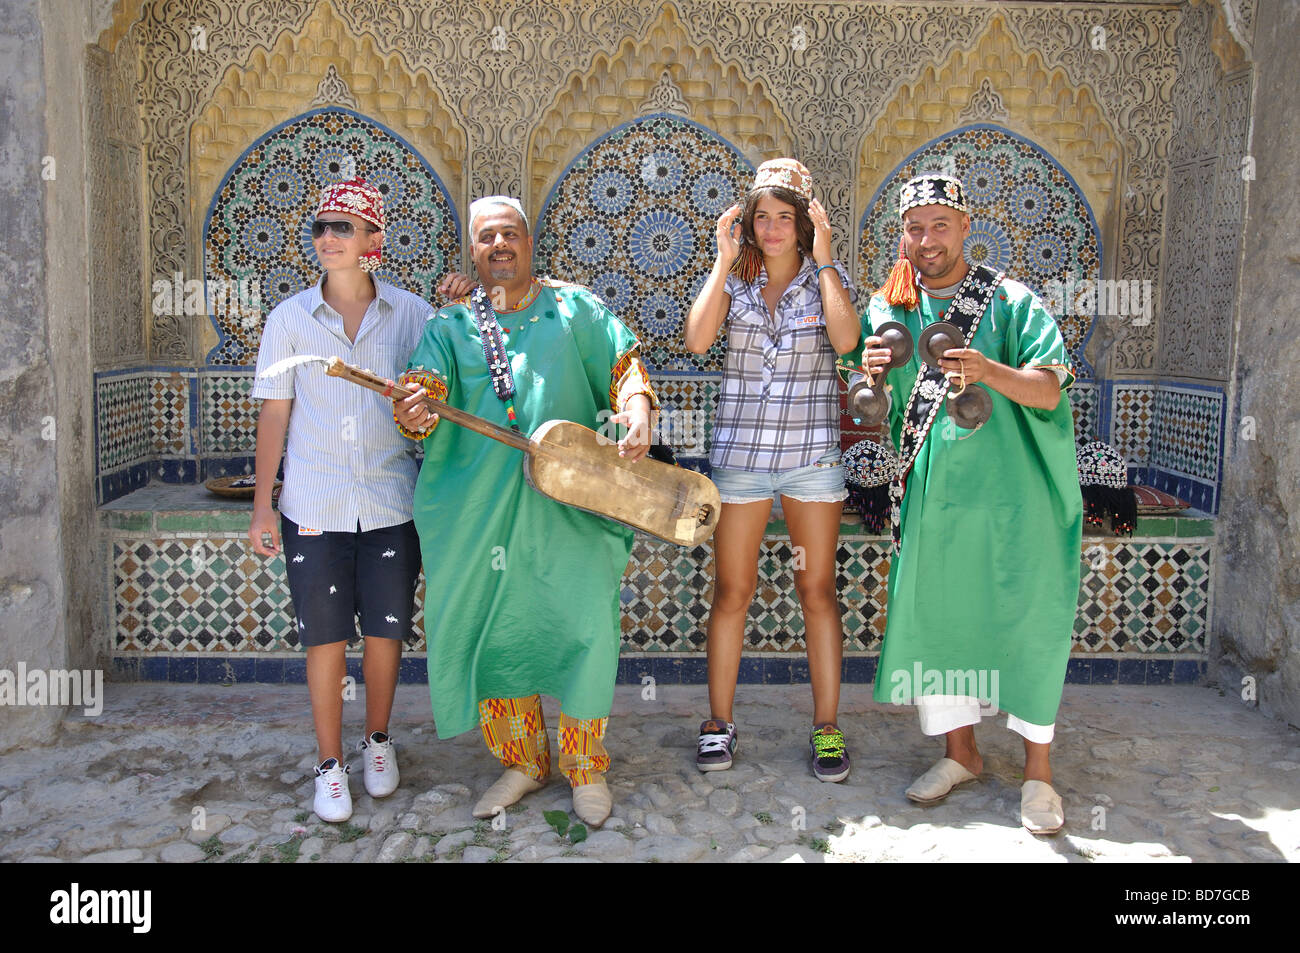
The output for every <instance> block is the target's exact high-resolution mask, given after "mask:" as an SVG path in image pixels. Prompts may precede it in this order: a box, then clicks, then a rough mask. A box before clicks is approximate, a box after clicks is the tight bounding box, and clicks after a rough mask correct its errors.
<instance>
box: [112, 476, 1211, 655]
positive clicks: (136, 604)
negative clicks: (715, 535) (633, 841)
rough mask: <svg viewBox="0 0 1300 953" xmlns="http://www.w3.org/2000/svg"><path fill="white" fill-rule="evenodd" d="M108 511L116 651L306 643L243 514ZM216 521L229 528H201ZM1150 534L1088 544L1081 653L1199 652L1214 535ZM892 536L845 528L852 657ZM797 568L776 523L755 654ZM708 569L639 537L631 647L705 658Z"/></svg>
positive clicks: (777, 630)
mask: <svg viewBox="0 0 1300 953" xmlns="http://www.w3.org/2000/svg"><path fill="white" fill-rule="evenodd" d="M178 489H179V488H178ZM105 517H106V519H105V522H106V527H107V531H106V544H107V555H108V558H107V559H106V560H105V565H106V571H107V572H108V573H109V576H110V582H111V592H112V593H113V597H112V607H111V610H110V611H111V616H112V618H111V625H110V631H111V632H112V633H113V635H112V638H113V643H112V652H113V653H114V654H117V655H121V654H124V653H125V654H132V653H150V654H153V653H196V654H203V655H212V654H214V653H217V654H230V653H245V654H248V653H252V654H265V653H268V652H286V651H289V652H291V651H295V650H296V649H297V647H298V643H297V637H296V633H295V630H294V622H293V611H292V604H291V602H290V600H289V596H288V590H287V587H286V586H285V585H284V582H283V573H284V563H283V559H282V558H277V559H275V560H269V561H268V560H263V559H261V558H257V557H254V556H252V555H251V554H250V553H249V551H248V549H247V543H246V541H245V540H244V538H243V534H242V532H241V531H240V529H239V528H242V527H243V526H244V525H245V524H246V520H247V514H246V511H245V510H241V509H238V508H231V509H229V510H228V511H226V512H224V513H219V514H215V515H214V514H211V513H207V514H205V513H201V512H192V513H188V514H170V515H163V514H161V513H160V514H158V515H155V514H153V513H136V512H131V511H123V510H114V511H105ZM213 524H217V525H221V526H222V527H223V528H222V529H221V530H219V531H213V532H210V533H205V532H203V531H202V530H201V529H197V528H198V527H202V526H204V525H213ZM1180 525H1181V526H1182V529H1178V527H1179V526H1180ZM164 526H168V527H174V529H171V530H167V529H161V527H164ZM236 527H239V528H236ZM1143 529H1145V531H1146V532H1145V533H1144V535H1145V537H1146V538H1139V539H1117V538H1100V537H1097V538H1086V539H1085V540H1084V545H1083V549H1082V553H1081V556H1082V559H1083V561H1084V563H1085V566H1084V570H1083V579H1082V584H1081V586H1080V593H1079V613H1078V617H1077V620H1076V624H1075V632H1074V652H1075V653H1076V654H1079V655H1090V654H1095V653H1110V652H1121V653H1129V654H1141V655H1150V656H1165V657H1168V656H1172V655H1187V654H1197V655H1199V654H1202V653H1204V651H1205V636H1206V632H1207V631H1208V625H1209V621H1210V619H1209V592H1210V589H1209V576H1210V572H1211V569H1212V558H1211V541H1210V539H1209V538H1207V537H1205V536H1203V535H1201V536H1190V537H1187V538H1175V533H1176V532H1180V533H1183V534H1184V535H1186V534H1187V533H1205V532H1207V531H1209V523H1208V522H1207V521H1199V522H1197V521H1180V520H1172V519H1168V520H1163V521H1158V522H1150V523H1147V524H1146V525H1145V527H1139V530H1140V531H1141V530H1143ZM888 545H889V544H888V540H887V539H886V538H882V537H871V536H863V535H860V534H855V533H853V532H851V529H850V528H849V527H845V530H844V533H843V535H842V536H841V539H840V544H839V551H838V570H837V576H836V583H837V586H838V590H839V593H840V608H841V612H842V614H843V618H844V628H845V636H846V640H845V646H844V647H845V651H846V652H850V653H863V652H878V651H879V649H880V640H881V637H882V636H883V634H884V622H885V610H886V606H887V595H886V590H885V583H886V580H887V578H888V574H889V554H888ZM791 564H792V555H791V552H790V540H789V537H788V536H786V535H784V534H783V532H782V531H780V530H779V529H778V531H777V532H775V533H774V534H772V535H770V536H769V537H768V538H767V539H766V540H765V541H764V544H763V547H762V550H761V552H760V558H759V578H758V587H757V592H756V595H755V600H754V604H753V607H752V608H751V610H750V623H749V628H748V632H747V636H746V643H745V649H746V651H748V652H756V653H771V654H777V655H779V654H783V653H786V654H788V653H798V652H803V651H805V650H806V647H805V645H804V642H803V637H802V635H803V632H802V630H803V625H802V617H801V614H800V611H799V606H798V601H797V599H796V597H795V589H794V579H793V575H792V572H791V568H790V567H791ZM712 573H713V558H712V547H711V546H701V547H696V548H694V549H692V550H685V549H681V548H679V547H677V546H673V545H671V544H668V543H664V542H661V541H659V540H654V539H650V538H648V537H645V536H640V535H639V536H638V537H637V540H636V543H635V546H634V547H633V551H632V558H631V561H630V563H629V565H628V568H627V572H626V574H625V575H624V579H623V589H622V597H621V601H622V629H623V652H624V653H625V654H626V653H647V652H648V653H685V654H687V655H699V654H702V652H703V650H704V645H705V636H704V630H705V623H706V621H707V615H708V605H709V597H710V593H711V590H712ZM417 596H418V599H417V605H419V604H422V603H421V602H420V600H422V596H423V586H421V588H420V591H419V593H418V594H417ZM422 631H423V616H422V612H421V613H420V614H419V615H417V618H416V620H415V625H414V627H413V629H412V632H411V634H410V635H409V636H408V638H407V640H406V641H407V647H408V649H409V650H411V651H415V652H419V651H423V650H424V641H423V636H422Z"/></svg>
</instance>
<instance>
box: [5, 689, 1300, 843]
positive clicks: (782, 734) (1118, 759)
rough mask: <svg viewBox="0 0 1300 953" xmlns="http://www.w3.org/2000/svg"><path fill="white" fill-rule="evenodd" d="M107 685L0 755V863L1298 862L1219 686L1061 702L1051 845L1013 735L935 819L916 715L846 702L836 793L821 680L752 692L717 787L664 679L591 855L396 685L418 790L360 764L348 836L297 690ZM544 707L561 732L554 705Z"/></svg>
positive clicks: (555, 802) (692, 726)
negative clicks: (815, 729)
mask: <svg viewBox="0 0 1300 953" xmlns="http://www.w3.org/2000/svg"><path fill="white" fill-rule="evenodd" d="M106 691H107V700H106V703H105V708H104V712H103V714H101V715H100V716H98V717H96V718H86V717H84V716H82V715H79V714H78V715H75V716H69V717H68V718H67V719H66V720H65V722H64V724H63V726H62V728H61V730H60V732H59V734H58V736H57V737H56V738H55V739H53V740H52V743H51V744H50V745H49V746H47V747H43V748H33V749H24V750H15V751H10V752H9V753H7V754H4V755H0V860H4V861H22V860H26V861H55V860H57V861H92V862H93V861H165V862H191V863H234V862H241V861H242V862H285V863H287V862H297V863H310V862H315V861H373V860H380V861H418V862H462V863H472V862H500V861H506V862H509V861H546V862H581V861H665V862H667V861H715V860H716V861H762V862H779V861H805V862H820V861H890V860H905V861H942V860H956V861H966V860H1018V861H1090V860H1117V859H1118V860H1138V861H1148V860H1150V861H1187V860H1192V861H1281V860H1291V861H1294V860H1297V859H1300V785H1298V784H1297V782H1298V781H1300V732H1297V731H1296V730H1295V729H1293V728H1290V727H1288V726H1286V725H1284V724H1282V723H1280V722H1277V721H1274V720H1271V719H1269V718H1268V717H1266V716H1264V715H1261V714H1260V713H1259V712H1258V711H1256V710H1254V709H1251V708H1248V707H1246V706H1244V705H1243V704H1242V703H1241V702H1240V701H1238V700H1237V699H1236V697H1235V696H1234V695H1233V694H1232V693H1231V692H1229V693H1228V694H1227V695H1226V696H1225V695H1221V694H1220V693H1219V691H1218V690H1216V689H1213V688H1205V687H1162V688H1148V687H1140V686H1118V687H1084V686H1072V685H1068V686H1066V689H1065V699H1064V703H1063V705H1062V709H1061V715H1060V719H1059V721H1058V723H1057V744H1056V749H1055V756H1054V768H1055V773H1056V788H1057V790H1058V791H1059V792H1060V793H1061V795H1062V797H1063V798H1064V801H1065V809H1066V816H1067V820H1066V827H1065V829H1064V830H1063V831H1062V832H1061V833H1060V834H1058V835H1057V836H1055V837H1051V838H1036V837H1034V836H1032V835H1030V834H1028V833H1026V832H1025V831H1024V830H1022V829H1021V827H1020V826H1019V804H1020V793H1019V792H1020V777H1019V771H1020V766H1021V757H1022V748H1021V744H1020V741H1019V738H1018V736H1015V735H1013V734H1011V733H1010V732H1009V731H1007V730H1006V728H1005V727H1004V726H1005V718H1000V719H998V720H997V722H996V723H995V722H991V721H986V722H985V724H984V726H983V727H982V728H980V729H979V730H978V738H979V741H980V745H981V749H982V751H983V754H984V761H985V772H984V775H983V776H982V778H981V779H980V781H979V783H976V784H968V785H965V786H963V787H961V788H959V789H958V790H957V791H956V792H955V793H954V794H953V795H952V796H951V797H949V798H948V800H947V801H946V802H945V803H942V804H939V805H936V806H932V807H920V806H917V805H914V804H912V803H911V802H909V801H908V800H907V799H906V798H905V797H904V796H903V790H904V788H905V787H906V786H907V785H908V783H909V782H910V781H911V780H912V779H913V778H914V777H915V776H916V775H918V774H920V773H921V772H922V771H923V770H925V769H926V768H927V767H928V766H929V765H930V764H931V763H932V762H933V761H934V760H935V759H936V758H938V757H939V756H940V755H941V754H942V750H941V747H940V745H939V743H938V742H936V741H934V740H932V739H927V738H925V737H924V736H923V735H922V734H921V733H920V731H919V729H918V728H917V726H916V719H915V714H914V712H913V711H912V710H910V709H897V708H891V707H886V706H879V705H875V704H874V703H872V702H871V701H870V688H869V686H865V685H848V686H845V687H844V693H843V703H842V705H841V709H840V710H841V720H840V724H841V727H842V728H843V729H844V731H845V733H846V735H847V737H848V741H849V750H850V753H851V755H852V758H853V773H852V775H851V776H850V777H849V779H848V780H847V781H845V782H844V783H842V784H822V783H819V782H818V781H816V780H814V779H813V778H812V776H811V774H810V771H809V763H808V749H807V732H808V729H809V724H808V722H809V717H810V713H811V702H812V699H811V693H810V692H809V689H808V688H807V686H770V685H742V686H741V687H740V692H739V703H740V707H739V709H738V717H739V718H740V722H739V727H740V732H741V734H740V749H739V751H738V757H737V761H736V764H735V766H734V767H733V768H732V770H730V771H723V772H716V773H712V774H700V773H699V772H698V771H696V769H695V766H694V746H695V737H696V731H697V729H698V725H699V721H700V719H701V717H702V716H703V709H704V706H705V690H704V687H703V686H660V687H659V688H658V691H657V697H656V698H655V699H653V700H647V699H644V698H643V697H642V688H641V687H640V686H626V687H623V686H620V687H619V689H618V692H617V697H616V699H615V707H614V715H613V717H612V718H611V720H610V730H609V735H608V737H607V743H608V747H609V749H610V751H611V754H612V755H613V758H614V766H613V768H612V770H611V771H610V774H609V781H610V785H611V788H612V790H613V793H614V802H615V806H614V814H613V816H612V817H611V818H610V820H609V821H608V822H607V823H606V824H605V826H604V827H603V828H602V829H601V830H599V831H593V832H590V836H589V837H588V838H587V839H586V840H585V841H582V842H579V843H576V844H575V843H573V842H572V840H571V839H569V838H566V839H563V840H562V839H561V838H560V837H559V836H558V835H557V833H556V832H555V830H553V829H552V828H551V826H549V825H548V823H547V822H546V820H545V819H544V818H543V811H551V810H561V811H568V810H569V809H570V798H569V793H568V786H567V785H566V784H565V782H564V780H563V778H562V777H560V776H559V775H558V774H557V775H555V776H553V777H552V779H551V783H550V784H549V785H548V786H547V787H546V788H544V789H543V790H541V791H539V792H537V793H535V794H532V795H530V796H529V797H527V798H525V799H524V800H523V801H522V802H521V803H520V804H519V805H517V806H516V807H515V808H513V809H512V810H511V812H510V813H509V814H507V815H506V817H505V818H504V821H505V825H504V829H495V828H494V827H493V826H492V824H491V823H489V822H475V820H474V819H473V818H472V817H471V816H470V808H471V806H472V805H473V803H474V801H475V800H476V796H477V795H478V794H479V793H480V792H481V791H482V790H483V789H485V788H486V787H487V786H488V785H489V784H490V783H491V782H492V781H493V780H494V779H495V778H496V776H497V775H498V773H499V772H500V767H499V766H498V765H497V763H496V762H495V761H494V760H493V759H492V758H491V757H490V755H488V754H487V752H486V750H485V749H484V747H483V745H482V743H481V741H480V740H479V738H478V735H477V733H471V734H467V735H464V736H462V737H460V738H456V739H453V740H448V741H439V740H438V739H437V738H436V736H435V735H434V732H433V727H432V723H431V718H430V715H429V709H428V697H427V694H426V692H425V690H424V689H423V688H422V687H417V686H402V687H401V688H400V689H399V692H398V700H397V706H396V709H395V713H394V720H393V724H392V732H393V735H394V737H395V739H396V741H397V743H398V746H399V748H398V750H399V763H400V766H401V771H402V785H401V787H400V788H399V789H398V791H397V792H396V793H395V794H393V795H392V796H391V797H389V798H386V799H384V800H383V801H374V800H372V799H371V798H369V797H368V796H366V795H365V794H364V793H363V792H364V788H363V787H362V783H361V777H360V764H359V756H353V761H354V764H355V767H356V772H357V773H356V774H355V775H354V776H353V778H352V791H353V796H354V799H355V813H354V815H353V817H352V819H351V821H350V822H348V823H347V824H342V825H332V824H326V823H324V822H322V821H320V820H318V819H317V818H316V816H315V815H314V814H313V813H312V812H311V798H312V790H313V786H312V781H311V779H310V772H311V766H312V760H313V756H314V742H313V738H312V733H311V722H310V708H309V706H308V702H307V693H306V688H305V687H304V686H260V685H251V686H250V685H241V686H230V687H221V686H211V687H209V686H179V685H158V684H120V685H109V686H107V689H106ZM359 691H364V689H363V688H362V689H359ZM546 711H547V716H548V724H550V725H552V727H553V726H554V723H555V706H554V704H553V703H552V702H551V701H550V700H548V702H547V706H546ZM361 717H362V708H361V702H356V703H351V704H349V705H348V706H345V718H346V723H345V733H346V734H345V737H350V738H351V739H352V741H353V742H355V740H356V739H357V738H358V737H359V736H360V733H361V727H362V726H361V724H360V719H361ZM552 734H553V732H552ZM200 822H201V823H200ZM196 827H198V828H199V829H195V828H196Z"/></svg>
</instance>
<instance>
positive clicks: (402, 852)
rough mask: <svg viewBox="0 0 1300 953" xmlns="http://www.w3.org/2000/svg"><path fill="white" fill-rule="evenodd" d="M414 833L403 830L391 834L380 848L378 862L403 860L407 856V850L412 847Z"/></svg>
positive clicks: (389, 862)
mask: <svg viewBox="0 0 1300 953" xmlns="http://www.w3.org/2000/svg"><path fill="white" fill-rule="evenodd" d="M412 839H413V838H412V835H410V834H408V833H406V832H405V831H402V832H401V833H398V834H389V835H388V837H387V838H386V839H385V840H384V846H383V847H382V848H380V851H379V857H378V858H377V861H378V863H381V864H391V863H395V862H396V861H399V860H401V859H402V858H403V857H405V856H406V854H407V851H409V850H410V848H411V843H412Z"/></svg>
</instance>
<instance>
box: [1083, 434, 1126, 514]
mask: <svg viewBox="0 0 1300 953" xmlns="http://www.w3.org/2000/svg"><path fill="white" fill-rule="evenodd" d="M1075 462H1076V463H1077V465H1078V467H1079V488H1080V491H1081V492H1082V493H1083V521H1084V522H1085V523H1087V524H1089V525H1090V526H1100V525H1101V524H1102V520H1103V519H1104V518H1105V516H1106V514H1107V513H1109V514H1110V528H1111V529H1112V530H1113V531H1114V532H1116V533H1130V534H1131V533H1132V532H1133V526H1134V524H1135V523H1136V522H1137V497H1136V496H1134V494H1133V488H1132V487H1130V486H1129V483H1128V467H1127V466H1125V465H1124V458H1123V457H1121V456H1120V455H1119V451H1117V450H1116V449H1115V448H1114V447H1111V446H1109V445H1107V444H1104V443H1102V442H1101V441H1100V440H1094V441H1092V442H1091V443H1085V444H1084V445H1083V446H1081V447H1080V448H1079V449H1078V451H1077V453H1076V454H1075Z"/></svg>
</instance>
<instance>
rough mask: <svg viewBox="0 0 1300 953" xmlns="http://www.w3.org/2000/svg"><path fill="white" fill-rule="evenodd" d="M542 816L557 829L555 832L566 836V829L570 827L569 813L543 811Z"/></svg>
mask: <svg viewBox="0 0 1300 953" xmlns="http://www.w3.org/2000/svg"><path fill="white" fill-rule="evenodd" d="M542 817H543V818H545V819H546V823H547V824H550V825H551V827H553V828H554V829H555V833H556V834H558V835H560V836H561V837H563V836H564V833H565V831H567V830H568V829H569V815H568V814H566V813H565V812H564V811H543V812H542Z"/></svg>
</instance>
